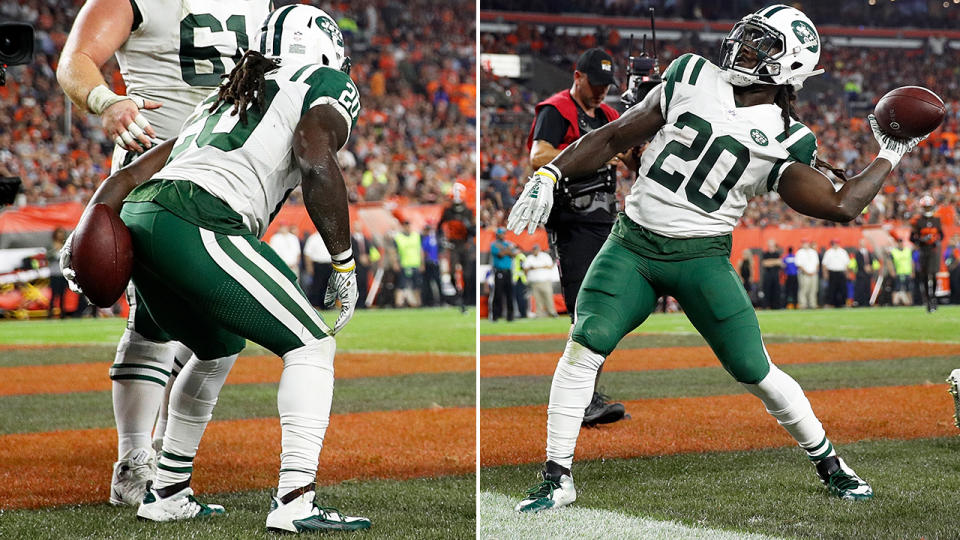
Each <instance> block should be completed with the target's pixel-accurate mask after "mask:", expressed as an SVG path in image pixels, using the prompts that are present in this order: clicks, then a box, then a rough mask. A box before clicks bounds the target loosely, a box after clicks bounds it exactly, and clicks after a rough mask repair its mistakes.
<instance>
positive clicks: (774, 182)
mask: <svg viewBox="0 0 960 540" xmlns="http://www.w3.org/2000/svg"><path fill="white" fill-rule="evenodd" d="M786 162H787V160H785V159H778V160H777V161H776V162H775V163H774V164H773V168H772V169H770V174H768V175H767V191H776V190H777V187H779V184H780V175H781V174H783V172H782V171H783V164H784V163H786Z"/></svg>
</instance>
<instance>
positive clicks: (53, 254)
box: [47, 227, 67, 319]
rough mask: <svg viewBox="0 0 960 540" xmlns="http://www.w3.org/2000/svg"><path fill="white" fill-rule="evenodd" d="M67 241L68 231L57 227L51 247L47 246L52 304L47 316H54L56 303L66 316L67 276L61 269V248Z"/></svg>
mask: <svg viewBox="0 0 960 540" xmlns="http://www.w3.org/2000/svg"><path fill="white" fill-rule="evenodd" d="M66 241H67V231H66V230H65V229H64V228H63V227H57V228H56V229H55V230H54V231H53V238H52V240H51V243H50V247H49V248H47V268H49V269H50V304H49V306H48V307H47V318H48V319H52V318H53V305H54V304H56V305H57V308H58V309H59V314H60V318H61V319H62V318H64V317H65V316H66V311H67V310H66V306H64V305H63V297H64V295H65V294H66V292H67V278H65V277H63V272H62V271H60V250H61V249H63V244H64V243H66Z"/></svg>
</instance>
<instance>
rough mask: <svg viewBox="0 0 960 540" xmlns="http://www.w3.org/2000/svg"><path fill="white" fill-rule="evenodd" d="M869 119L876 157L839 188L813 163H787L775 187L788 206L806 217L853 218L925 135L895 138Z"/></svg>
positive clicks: (835, 219)
mask: <svg viewBox="0 0 960 540" xmlns="http://www.w3.org/2000/svg"><path fill="white" fill-rule="evenodd" d="M869 119H870V127H871V128H872V129H873V135H874V137H876V139H877V142H879V143H880V152H879V153H878V154H877V158H876V159H874V160H873V162H872V163H871V164H870V165H868V166H867V167H866V168H865V169H863V171H861V172H860V174H858V175H856V176H854V177H853V178H850V179H849V180H847V182H846V183H845V184H844V185H843V187H842V188H840V190H839V191H838V190H835V189H834V187H833V184H832V183H831V182H830V180H829V179H828V178H827V177H826V176H824V175H823V174H822V173H821V172H820V171H818V170H816V169H814V168H813V167H810V166H808V165H805V164H802V163H794V164H792V165H790V166H789V167H787V169H786V170H785V171H784V172H783V175H782V176H781V177H780V184H779V189H778V190H777V191H778V193H779V194H780V197H782V198H783V201H784V202H785V203H787V205H788V206H790V208H793V209H794V210H796V211H797V212H800V213H801V214H805V215H808V216H810V217H815V218H819V219H828V220H830V221H842V222H846V221H850V220H852V219H854V218H855V217H857V216H858V215H860V213H861V212H862V211H863V209H864V208H866V206H867V205H868V204H870V201H872V200H873V198H874V197H875V196H876V195H877V192H878V191H880V186H882V185H883V180H884V179H885V178H886V177H887V175H888V174H889V173H890V171H892V170H893V168H894V167H896V166H897V163H899V162H900V158H901V157H903V155H904V154H906V153H907V152H909V151H910V150H913V148H915V147H916V146H917V144H918V143H919V142H920V141H922V140H923V139H924V138H926V137H916V138H914V139H908V140H905V139H897V138H894V137H891V136H890V135H887V134H886V133H884V132H882V131H880V128H879V126H878V125H877V122H876V119H874V117H873V115H870V117H869Z"/></svg>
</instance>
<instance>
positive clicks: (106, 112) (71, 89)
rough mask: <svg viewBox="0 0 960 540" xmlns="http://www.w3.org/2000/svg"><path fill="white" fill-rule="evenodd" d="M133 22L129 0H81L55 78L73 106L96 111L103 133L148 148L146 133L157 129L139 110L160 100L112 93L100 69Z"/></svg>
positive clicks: (150, 134)
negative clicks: (86, 0) (81, 5)
mask: <svg viewBox="0 0 960 540" xmlns="http://www.w3.org/2000/svg"><path fill="white" fill-rule="evenodd" d="M136 24H137V23H136V18H135V14H134V10H133V4H132V3H131V2H130V0H90V1H88V2H86V3H85V4H84V5H83V7H82V8H80V12H79V13H78V14H77V20H76V22H74V24H73V28H72V29H71V30H70V35H69V36H67V42H66V44H65V45H64V47H63V53H62V54H61V55H60V60H59V64H58V65H57V82H59V83H60V86H61V87H62V88H63V91H64V92H66V94H67V96H68V97H69V98H70V100H71V101H73V102H74V103H75V104H76V105H77V106H78V107H80V108H81V109H83V110H84V111H89V112H92V113H94V114H96V115H99V116H100V119H101V121H102V123H103V131H104V133H106V135H107V137H109V138H110V139H111V140H114V141H116V142H117V144H118V145H121V146H125V147H126V148H127V149H128V150H131V151H134V152H140V151H141V147H140V144H142V145H143V148H149V147H150V137H156V136H157V134H156V132H154V130H153V127H151V126H150V123H149V122H147V120H146V119H145V118H144V117H143V115H141V114H140V113H139V111H140V109H156V108H157V107H160V105H161V104H160V103H158V102H156V101H150V100H144V99H142V98H134V97H130V96H118V95H116V94H114V93H113V92H112V91H111V90H110V86H109V85H108V84H107V83H106V81H104V79H103V75H102V74H101V73H100V68H102V67H103V65H104V64H105V63H106V62H107V60H109V59H110V57H111V56H112V55H113V54H114V53H115V52H116V51H117V49H119V48H120V47H121V46H122V45H123V44H124V42H126V41H127V38H129V37H130V32H131V30H132V29H133V28H134V26H135V25H136ZM134 139H136V140H137V141H139V142H140V144H137V142H135V141H134Z"/></svg>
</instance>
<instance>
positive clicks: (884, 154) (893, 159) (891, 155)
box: [877, 148, 903, 168]
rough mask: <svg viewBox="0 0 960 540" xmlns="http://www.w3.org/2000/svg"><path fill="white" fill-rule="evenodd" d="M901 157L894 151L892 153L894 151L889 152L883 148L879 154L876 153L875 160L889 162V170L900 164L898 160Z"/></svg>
mask: <svg viewBox="0 0 960 540" xmlns="http://www.w3.org/2000/svg"><path fill="white" fill-rule="evenodd" d="M902 157H903V156H902V155H900V153H899V152H896V151H894V150H889V149H887V148H883V149H881V150H880V151H879V152H877V159H880V158H883V159H885V160H887V161H889V162H890V168H894V167H896V166H897V164H898V163H900V158H902Z"/></svg>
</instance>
